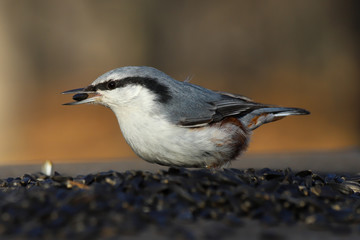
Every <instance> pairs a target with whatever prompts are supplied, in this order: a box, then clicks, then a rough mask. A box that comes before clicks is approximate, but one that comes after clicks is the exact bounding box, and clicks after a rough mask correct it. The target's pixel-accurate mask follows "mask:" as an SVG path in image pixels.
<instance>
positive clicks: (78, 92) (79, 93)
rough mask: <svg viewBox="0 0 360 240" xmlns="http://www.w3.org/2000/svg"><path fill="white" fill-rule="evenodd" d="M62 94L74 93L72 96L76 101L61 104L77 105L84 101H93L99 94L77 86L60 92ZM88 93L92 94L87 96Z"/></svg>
mask: <svg viewBox="0 0 360 240" xmlns="http://www.w3.org/2000/svg"><path fill="white" fill-rule="evenodd" d="M62 94H75V95H74V96H73V99H74V100H75V101H76V102H69V103H64V104H63V105H78V104H84V103H95V102H96V101H97V100H98V99H99V97H100V96H101V95H100V94H99V93H97V92H95V91H88V90H87V89H86V88H77V89H73V90H68V91H65V92H62ZM89 94H94V96H93V97H90V98H89Z"/></svg>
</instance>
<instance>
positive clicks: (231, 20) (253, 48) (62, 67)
mask: <svg viewBox="0 0 360 240" xmlns="http://www.w3.org/2000/svg"><path fill="white" fill-rule="evenodd" d="M358 9H359V2H358V1H335V0H333V1H311V0H306V1H286V0H282V1H191V0H188V1H165V0H156V1H146V0H138V1H70V0H66V1H45V0H44V1H39V0H35V1H28V2H14V1H11V0H4V1H1V2H0V85H1V88H0V89H1V93H0V133H1V134H0V164H14V163H34V162H42V161H44V160H46V159H49V160H52V161H54V162H73V161H83V160H86V161H89V160H97V159H107V158H122V157H134V154H133V153H132V151H131V149H130V148H129V147H128V146H127V144H126V143H125V141H124V139H123V138H122V136H121V133H120V130H119V127H118V125H117V121H116V119H115V116H114V115H113V114H112V113H111V111H110V110H108V109H105V108H103V107H99V106H77V107H67V106H62V105H61V104H62V103H64V102H68V101H69V100H70V96H63V95H60V94H59V93H60V92H62V91H64V90H68V89H73V88H78V87H83V86H86V85H88V84H89V83H91V82H92V81H93V80H95V79H96V78H97V77H98V76H99V75H100V74H102V73H104V72H106V71H108V70H110V69H113V68H116V67H121V66H126V65H149V66H153V67H156V68H158V69H160V70H162V71H164V72H166V73H167V74H169V75H171V76H173V77H174V78H176V79H178V80H183V79H185V78H186V77H187V76H189V75H192V76H193V78H192V80H191V81H192V82H193V83H195V84H199V85H202V86H205V87H207V88H211V89H216V90H222V91H229V92H233V93H239V94H243V95H245V96H248V97H250V98H252V99H254V100H256V101H258V102H264V103H271V104H278V105H283V106H296V107H303V108H306V109H308V110H310V111H311V113H312V114H311V115H310V116H305V117H292V118H287V119H285V120H281V121H279V122H276V123H272V124H269V125H266V126H263V127H261V128H260V129H258V130H256V131H255V133H254V136H253V139H252V143H251V145H250V148H249V151H248V152H249V153H270V152H271V153H274V152H288V153H289V152H312V151H329V150H344V149H345V150H346V149H351V148H358V147H359V145H360V144H359V143H360V137H359V122H360V121H359V120H360V107H359V100H360V99H359V94H360V86H359V85H360V79H359V76H360V70H359V56H360V51H359V42H360V41H359V40H360V39H359V36H360V34H359V27H360V17H359V14H358Z"/></svg>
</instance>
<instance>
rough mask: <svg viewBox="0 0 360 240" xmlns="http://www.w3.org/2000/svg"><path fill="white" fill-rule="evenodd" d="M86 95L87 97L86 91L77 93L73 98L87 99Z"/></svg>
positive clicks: (76, 99)
mask: <svg viewBox="0 0 360 240" xmlns="http://www.w3.org/2000/svg"><path fill="white" fill-rule="evenodd" d="M88 97H89V94H87V93H78V94H75V95H74V96H73V99H74V100H75V101H81V100H85V99H87V98H88Z"/></svg>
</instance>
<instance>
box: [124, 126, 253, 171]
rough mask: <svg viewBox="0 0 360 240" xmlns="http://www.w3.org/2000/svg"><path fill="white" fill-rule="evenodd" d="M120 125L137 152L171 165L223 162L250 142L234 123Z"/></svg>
mask: <svg viewBox="0 0 360 240" xmlns="http://www.w3.org/2000/svg"><path fill="white" fill-rule="evenodd" d="M120 127H121V129H122V132H123V135H124V137H125V139H126V141H127V142H128V144H129V145H130V146H131V148H132V149H133V150H134V152H135V153H136V154H137V155H138V156H140V157H141V158H143V159H144V160H146V161H148V162H152V163H158V164H161V165H168V166H181V167H210V166H221V165H223V164H224V163H226V162H228V161H230V160H232V159H234V158H235V157H236V156H237V155H238V154H239V152H240V150H241V148H242V147H244V146H246V145H247V136H245V134H244V132H243V131H242V130H241V129H240V128H239V127H238V126H236V125H234V124H224V125H222V124H220V123H219V124H213V125H212V126H206V127H199V128H184V127H180V126H176V125H173V124H171V123H169V122H167V121H164V120H158V121H146V122H140V121H139V122H138V123H135V122H134V121H133V122H127V123H124V122H123V123H120ZM239 136H241V137H239Z"/></svg>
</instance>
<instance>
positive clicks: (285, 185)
mask: <svg viewBox="0 0 360 240" xmlns="http://www.w3.org/2000/svg"><path fill="white" fill-rule="evenodd" d="M359 182H360V177H359V176H355V177H350V176H345V175H335V174H323V175H318V174H315V173H313V172H311V171H301V172H292V171H291V170H290V169H285V170H271V169H262V170H257V171H255V170H254V169H247V170H238V169H225V170H217V171H209V170H188V169H183V168H169V169H168V170H166V171H165V170H162V171H159V172H157V173H151V172H144V171H126V172H123V173H120V172H115V171H109V172H101V173H97V174H89V175H86V176H77V177H69V176H63V175H61V174H59V173H55V174H54V176H51V177H48V176H46V175H43V174H25V175H24V176H22V177H18V178H8V179H2V180H0V199H1V201H0V234H1V235H3V236H4V235H8V236H17V237H24V236H26V237H34V238H51V236H57V238H58V239H60V238H67V239H75V238H76V239H80V238H88V237H89V238H94V237H99V238H111V237H115V236H119V235H124V234H139V233H140V232H142V230H144V229H146V228H147V227H149V226H155V227H159V228H164V227H165V228H166V229H172V228H175V226H174V224H173V223H174V222H192V223H196V222H197V221H199V220H203V219H212V220H215V221H221V223H225V224H226V225H228V226H230V227H233V228H237V227H241V226H242V220H243V219H256V220H258V221H260V222H261V223H264V224H266V225H271V226H272V225H277V224H280V223H281V224H295V223H297V222H302V223H305V224H309V225H311V226H313V227H317V228H321V229H331V230H332V231H342V232H347V231H350V227H351V226H354V225H355V224H359V223H360V194H359V192H360V184H359ZM177 227H178V226H177Z"/></svg>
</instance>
